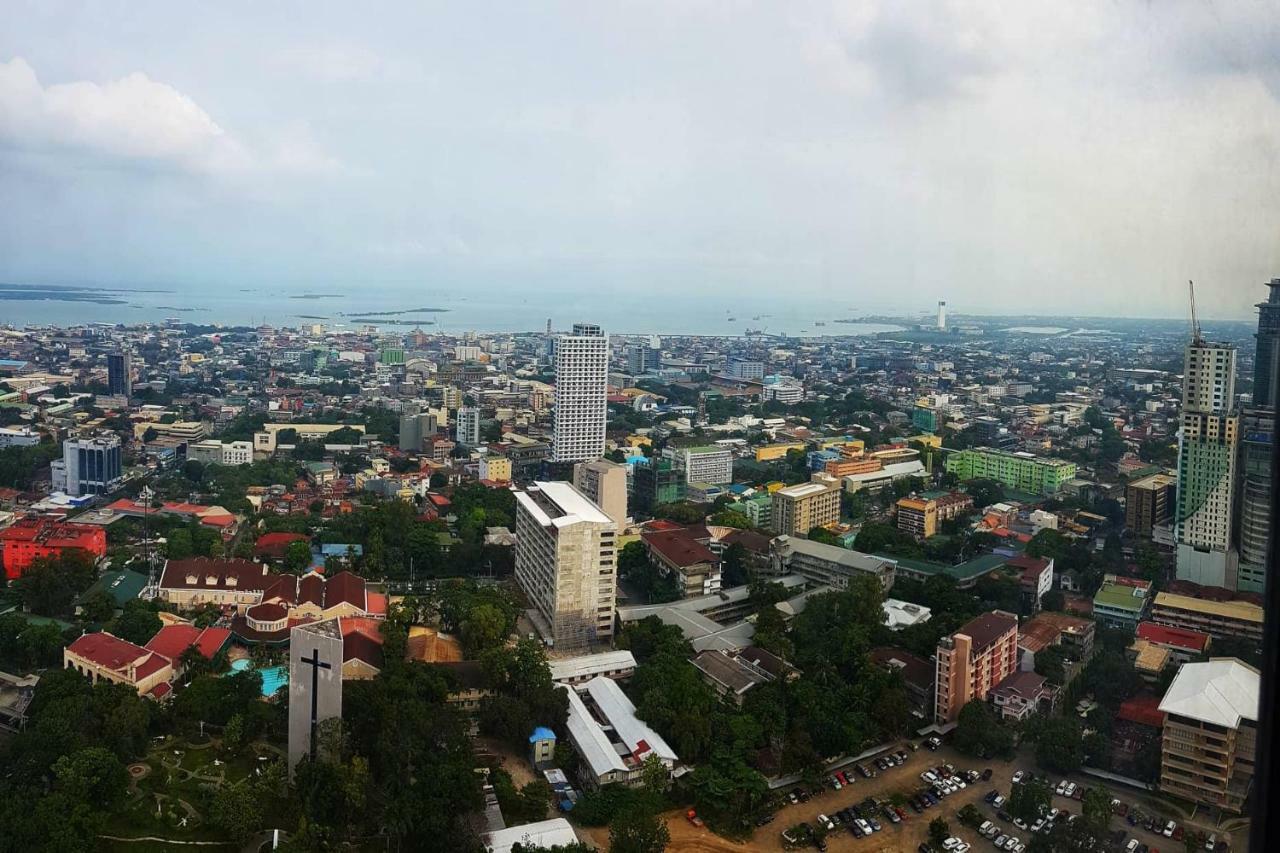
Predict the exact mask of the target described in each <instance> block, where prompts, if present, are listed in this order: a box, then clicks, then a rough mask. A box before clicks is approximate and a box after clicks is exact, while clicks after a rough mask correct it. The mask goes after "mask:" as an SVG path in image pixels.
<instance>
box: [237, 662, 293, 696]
mask: <svg viewBox="0 0 1280 853" xmlns="http://www.w3.org/2000/svg"><path fill="white" fill-rule="evenodd" d="M247 669H253V663H252V662H251V661H250V660H249V659H248V658H241V659H240V660H233V661H232V662H231V672H233V673H234V672H244V671H245V670H247ZM258 672H259V673H260V674H261V675H262V695H263V696H274V695H276V691H277V690H279V689H280V688H281V687H283V686H284V685H286V684H288V683H289V667H287V666H269V667H267V668H265V669H260V670H258ZM228 674H230V673H228Z"/></svg>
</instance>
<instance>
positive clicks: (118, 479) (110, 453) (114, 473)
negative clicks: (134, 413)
mask: <svg viewBox="0 0 1280 853" xmlns="http://www.w3.org/2000/svg"><path fill="white" fill-rule="evenodd" d="M51 467H52V469H53V487H54V489H61V490H63V491H65V492H66V493H67V494H69V495H73V496H79V495H103V494H107V493H108V492H111V491H114V490H115V489H116V488H118V487H119V486H120V484H121V483H122V482H123V481H124V469H123V467H122V466H121V461H120V438H119V437H118V436H115V435H101V436H94V437H92V438H68V439H67V440H66V441H64V442H62V459H61V460H54V462H53V465H52V466H51Z"/></svg>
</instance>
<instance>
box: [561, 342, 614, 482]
mask: <svg viewBox="0 0 1280 853" xmlns="http://www.w3.org/2000/svg"><path fill="white" fill-rule="evenodd" d="M555 358H556V404H555V441H554V444H553V445H552V449H551V459H552V461H553V462H590V461H591V460H593V459H599V458H600V457H601V456H603V455H604V425H605V416H606V414H607V411H608V405H607V399H608V385H609V338H608V336H607V335H605V333H604V331H603V330H601V328H600V327H599V326H596V325H593V324H590V323H575V324H574V326H573V333H572V334H569V335H560V336H559V337H558V338H557V339H556V356H555Z"/></svg>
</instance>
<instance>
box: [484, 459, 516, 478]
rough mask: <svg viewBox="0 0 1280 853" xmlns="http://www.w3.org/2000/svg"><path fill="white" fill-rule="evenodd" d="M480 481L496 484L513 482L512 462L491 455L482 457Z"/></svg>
mask: <svg viewBox="0 0 1280 853" xmlns="http://www.w3.org/2000/svg"><path fill="white" fill-rule="evenodd" d="M480 479H481V480H490V481H492V482H495V483H507V482H510V481H511V460H510V459H508V458H507V457H505V456H498V455H497V454H494V453H490V454H488V455H485V456H481V457H480Z"/></svg>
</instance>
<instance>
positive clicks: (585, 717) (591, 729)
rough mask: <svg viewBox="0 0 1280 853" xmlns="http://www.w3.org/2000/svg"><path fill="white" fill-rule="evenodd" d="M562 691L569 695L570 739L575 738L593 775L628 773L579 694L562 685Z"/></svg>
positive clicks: (566, 724)
mask: <svg viewBox="0 0 1280 853" xmlns="http://www.w3.org/2000/svg"><path fill="white" fill-rule="evenodd" d="M560 689H562V690H564V691H566V692H567V693H568V694H569V719H568V720H567V721H566V722H565V727H566V728H568V729H569V737H571V738H573V742H574V744H575V745H576V746H577V747H578V751H579V752H580V753H582V757H583V758H585V759H586V761H587V764H588V765H589V766H590V767H591V773H592V775H594V776H596V777H600V776H603V775H605V774H606V773H611V772H614V771H618V772H621V773H625V772H627V765H626V763H625V762H624V761H623V760H622V757H621V756H620V755H618V753H617V751H616V750H614V748H613V744H612V743H611V742H610V741H609V736H608V735H606V734H605V733H604V729H602V728H600V724H599V723H597V722H596V721H595V718H594V717H592V716H591V712H590V711H588V710H587V706H586V705H585V704H583V702H582V699H581V698H579V696H578V694H577V692H576V691H574V689H573V688H572V687H568V686H565V685H561V688H560Z"/></svg>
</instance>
